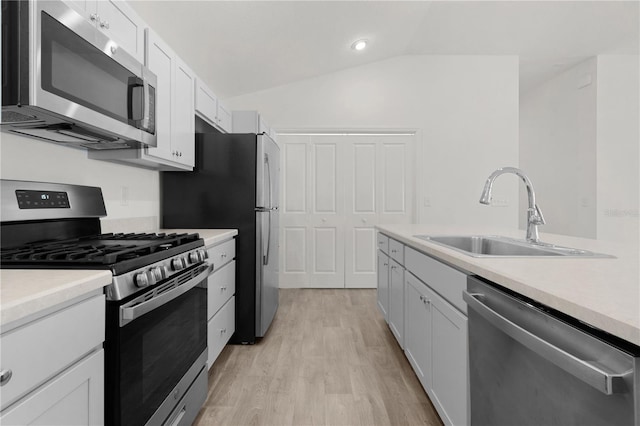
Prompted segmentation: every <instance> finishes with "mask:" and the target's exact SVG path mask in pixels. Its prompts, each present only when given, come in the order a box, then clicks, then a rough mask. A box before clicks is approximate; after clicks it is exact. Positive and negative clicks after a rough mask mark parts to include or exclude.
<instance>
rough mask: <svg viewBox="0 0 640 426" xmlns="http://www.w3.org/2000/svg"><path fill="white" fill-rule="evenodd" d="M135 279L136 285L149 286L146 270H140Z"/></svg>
mask: <svg viewBox="0 0 640 426" xmlns="http://www.w3.org/2000/svg"><path fill="white" fill-rule="evenodd" d="M134 281H135V283H136V286H138V287H147V286H149V277H147V274H145V273H144V272H138V273H137V274H136V276H135V277H134Z"/></svg>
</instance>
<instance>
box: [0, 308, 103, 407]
mask: <svg viewBox="0 0 640 426" xmlns="http://www.w3.org/2000/svg"><path fill="white" fill-rule="evenodd" d="M104 327H105V299H104V295H100V296H95V297H93V298H91V299H89V300H86V301H84V302H81V303H78V304H77V305H73V306H70V307H68V308H65V309H62V310H60V311H58V312H55V313H53V314H51V315H49V316H47V317H44V318H41V319H39V320H37V321H34V322H31V323H29V324H26V325H24V326H22V327H19V328H17V329H15V330H12V331H9V332H7V333H5V334H3V335H2V336H0V355H1V356H0V363H1V365H0V370H11V372H12V375H11V378H10V380H9V381H8V382H7V383H5V384H4V386H2V393H1V394H0V407H1V409H4V408H5V407H6V406H7V405H9V404H11V403H12V402H14V401H16V400H17V399H18V398H20V397H21V396H23V395H24V394H26V393H27V392H29V391H31V390H32V389H34V388H35V387H37V386H39V385H40V384H42V383H44V382H45V381H47V380H49V379H50V378H51V377H53V376H54V375H55V374H57V373H58V372H60V371H61V370H63V369H64V368H66V367H67V366H69V365H71V364H72V363H74V362H75V361H76V360H78V359H80V358H82V357H83V356H85V355H86V354H88V353H89V352H90V351H92V350H93V349H94V348H95V347H97V346H99V345H101V344H102V342H103V341H104Z"/></svg>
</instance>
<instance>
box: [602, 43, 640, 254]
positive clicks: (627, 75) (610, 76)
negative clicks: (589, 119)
mask: <svg viewBox="0 0 640 426" xmlns="http://www.w3.org/2000/svg"><path fill="white" fill-rule="evenodd" d="M597 63H598V84H597V87H598V105H597V111H598V122H597V139H598V143H597V155H598V163H597V174H598V181H597V194H598V212H597V218H598V239H602V240H613V241H629V242H634V243H636V244H638V240H639V236H640V215H639V210H638V209H639V206H640V201H639V200H640V158H639V156H640V130H639V126H640V124H639V123H640V110H639V105H640V102H639V94H640V87H639V84H640V82H639V79H640V66H639V58H638V56H632V55H625V56H623V55H603V56H598V59H597Z"/></svg>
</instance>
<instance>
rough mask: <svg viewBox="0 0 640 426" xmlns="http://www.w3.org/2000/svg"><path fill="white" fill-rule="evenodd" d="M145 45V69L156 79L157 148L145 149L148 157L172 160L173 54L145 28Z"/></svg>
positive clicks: (154, 34)
mask: <svg viewBox="0 0 640 426" xmlns="http://www.w3.org/2000/svg"><path fill="white" fill-rule="evenodd" d="M145 36H146V44H147V58H146V61H145V63H146V65H147V68H149V69H150V70H151V72H153V73H154V74H155V75H156V77H157V78H158V81H157V85H158V87H156V135H157V146H156V147H155V148H146V151H147V153H148V154H149V155H152V156H154V157H159V158H164V159H166V160H172V159H173V156H172V155H171V134H172V127H173V126H172V122H171V113H172V104H171V99H172V95H171V92H172V90H173V86H172V84H171V81H172V74H173V67H174V60H175V59H174V58H175V54H174V53H173V51H172V50H171V49H170V48H169V46H167V45H166V44H165V43H164V42H163V41H162V39H160V38H159V37H158V35H157V34H156V33H155V32H153V31H152V30H150V29H149V28H147V29H146V30H145Z"/></svg>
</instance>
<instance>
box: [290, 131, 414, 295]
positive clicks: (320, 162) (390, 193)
mask: <svg viewBox="0 0 640 426" xmlns="http://www.w3.org/2000/svg"><path fill="white" fill-rule="evenodd" d="M413 139H414V137H413V136H411V135H402V136H400V135H384V136H379V135H344V136H343V135H341V136H337V135H287V134H280V135H278V141H279V143H280V145H281V147H282V152H283V163H284V167H283V168H282V170H283V172H282V174H283V179H282V200H281V229H282V231H281V232H282V234H281V238H282V239H281V241H282V245H281V250H282V253H281V257H280V258H281V262H282V263H281V269H280V270H281V274H280V283H281V286H282V287H313V288H343V287H351V288H358V287H360V288H375V287H376V243H375V241H376V230H375V225H377V224H379V223H411V222H412V220H413V197H414V194H413V186H414V185H413V180H414V175H413Z"/></svg>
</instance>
